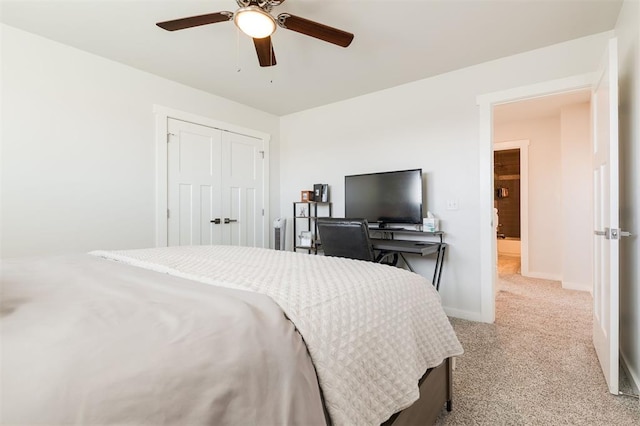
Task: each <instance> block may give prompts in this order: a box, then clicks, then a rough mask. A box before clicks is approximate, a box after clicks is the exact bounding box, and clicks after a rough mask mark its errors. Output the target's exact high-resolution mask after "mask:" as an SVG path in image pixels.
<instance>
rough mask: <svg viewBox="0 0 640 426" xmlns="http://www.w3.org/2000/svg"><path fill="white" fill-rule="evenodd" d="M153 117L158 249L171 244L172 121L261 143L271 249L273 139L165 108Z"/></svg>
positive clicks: (156, 110) (265, 238) (265, 236)
mask: <svg viewBox="0 0 640 426" xmlns="http://www.w3.org/2000/svg"><path fill="white" fill-rule="evenodd" d="M153 113H154V115H155V122H156V138H155V139H156V140H155V143H156V181H155V182H156V188H155V190H156V191H155V192H156V208H155V210H156V214H155V216H156V227H155V228H156V247H167V244H168V221H167V210H168V197H167V189H168V188H167V183H168V170H167V161H168V158H169V157H168V155H169V153H168V149H167V138H168V137H169V134H168V133H169V129H168V121H169V119H170V118H174V119H177V120H182V121H188V122H191V123H194V124H200V125H202V126H207V127H214V128H217V129H220V130H224V131H229V132H233V133H239V134H243V135H247V136H252V137H254V138H257V139H261V140H262V142H263V147H264V168H263V170H262V173H263V176H262V183H263V189H262V190H263V194H264V221H265V222H264V229H263V233H264V234H263V238H262V241H263V242H264V246H265V247H269V241H270V239H269V229H271V228H270V226H269V224H270V221H269V218H270V217H271V216H270V215H269V158H270V156H269V142H270V140H271V135H269V134H267V133H264V132H259V131H257V130H253V129H248V128H246V127H242V126H237V125H235V124H230V123H225V122H222V121H218V120H214V119H212V118H208V117H203V116H199V115H196V114H191V113H188V112H184V111H179V110H176V109H172V108H168V107H164V106H161V105H154V106H153Z"/></svg>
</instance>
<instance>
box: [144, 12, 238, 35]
mask: <svg viewBox="0 0 640 426" xmlns="http://www.w3.org/2000/svg"><path fill="white" fill-rule="evenodd" d="M231 19H233V12H217V13H207V14H206V15H198V16H190V17H188V18H180V19H174V20H173V21H165V22H158V23H157V24H156V25H157V26H159V27H160V28H162V29H165V30H167V31H175V30H184V29H185V28H192V27H199V26H200V25H207V24H215V23H216V22H223V21H229V20H231Z"/></svg>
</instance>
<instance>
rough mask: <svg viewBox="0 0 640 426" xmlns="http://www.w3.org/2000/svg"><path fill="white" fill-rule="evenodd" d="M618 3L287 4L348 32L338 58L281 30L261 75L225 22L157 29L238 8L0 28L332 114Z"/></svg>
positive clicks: (20, 13) (578, 22) (71, 4)
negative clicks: (271, 61)
mask: <svg viewBox="0 0 640 426" xmlns="http://www.w3.org/2000/svg"><path fill="white" fill-rule="evenodd" d="M620 6H621V0H501V1H498V0H411V1H406V0H393V1H392V0H386V1H384V0H341V1H338V0H287V1H285V2H284V3H283V4H281V5H280V6H278V7H276V8H274V10H273V12H272V13H273V14H274V15H277V14H278V13H281V12H288V13H291V14H293V15H297V16H301V17H304V18H307V19H311V20H314V21H317V22H320V23H323V24H326V25H330V26H333V27H337V28H340V29H343V30H346V31H349V32H352V33H354V34H355V39H354V41H353V43H352V44H351V46H350V47H348V48H346V49H343V48H341V47H337V46H334V45H332V44H329V43H325V42H322V41H319V40H316V39H313V38H310V37H307V36H304V35H302V34H299V33H295V32H293V31H288V30H285V29H282V28H278V30H277V31H276V33H275V34H274V35H273V36H272V39H273V43H274V48H275V53H276V58H277V62H278V65H277V66H275V67H271V68H260V67H259V66H258V63H257V59H256V55H255V50H254V47H253V43H252V41H251V39H250V38H248V37H247V36H244V35H242V34H239V33H238V31H237V30H236V28H235V26H234V25H233V23H232V22H222V23H217V24H212V25H207V26H203V27H198V28H192V29H187V30H181V31H176V32H167V31H164V30H161V29H159V28H158V27H156V26H155V23H156V22H159V21H165V20H170V19H176V18H181V17H186V16H192V15H198V14H204V13H211V12H218V11H223V10H227V11H232V12H233V11H235V10H236V9H237V4H236V2H235V0H209V1H201V0H198V1H194V0H165V1H158V0H137V1H123V0H120V1H117V0H116V1H114V0H112V1H95V0H73V1H65V0H48V1H33V0H22V1H10V0H2V2H1V7H2V8H1V10H0V12H1V15H0V16H1V21H2V22H4V23H5V24H7V25H11V26H13V27H17V28H20V29H23V30H26V31H29V32H32V33H36V34H39V35H42V36H44V37H47V38H50V39H53V40H56V41H59V42H61V43H64V44H67V45H70V46H74V47H76V48H78V49H82V50H85V51H87V52H91V53H95V54H96V55H100V56H103V57H106V58H109V59H112V60H115V61H118V62H122V63H124V64H127V65H130V66H132V67H135V68H138V69H141V70H145V71H148V72H150V73H153V74H156V75H159V76H162V77H165V78H168V79H171V80H175V81H178V82H181V83H183V84H186V85H188V86H191V87H195V88H198V89H201V90H204V91H207V92H210V93H213V94H216V95H219V96H222V97H225V98H227V99H231V100H235V101H237V102H240V103H243V104H245V105H249V106H253V107H255V108H258V109H260V110H263V111H267V112H270V113H273V114H276V115H285V114H289V113H292V112H296V111H301V110H304V109H308V108H312V107H316V106H320V105H325V104H329V103H332V102H336V101H340V100H343V99H348V98H351V97H355V96H359V95H363V94H366V93H370V92H374V91H378V90H382V89H385V88H389V87H393V86H397V85H400V84H404V83H408V82H411V81H415V80H419V79H423V78H427V77H430V76H434V75H437V74H441V73H444V72H448V71H451V70H454V69H459V68H463V67H466V66H470V65H474V64H478V63H482V62H486V61H489V60H492V59H497V58H500V57H504V56H508V55H512V54H516V53H520V52H524V51H528V50H532V49H536V48H540V47H544V46H548V45H551V44H555V43H559V42H563V41H567V40H571V39H574V38H578V37H583V36H586V35H589V34H594V33H598V32H602V31H607V30H611V29H613V28H614V26H615V23H616V19H617V16H618V12H619V10H620Z"/></svg>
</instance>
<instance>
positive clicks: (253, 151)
mask: <svg viewBox="0 0 640 426" xmlns="http://www.w3.org/2000/svg"><path fill="white" fill-rule="evenodd" d="M168 129H169V138H168V144H169V145H168V149H167V152H168V159H167V160H168V164H167V172H168V176H167V190H168V193H167V203H168V212H167V214H168V219H167V226H168V229H167V231H168V232H167V235H168V245H169V246H177V245H208V244H222V245H242V246H256V247H263V244H264V241H263V235H264V222H265V219H264V216H263V215H262V212H263V206H264V190H263V179H264V178H263V161H264V160H263V159H262V155H263V154H262V141H261V140H260V139H256V138H252V137H249V136H244V135H239V134H235V133H231V132H227V131H223V130H220V129H215V128H212V127H207V126H203V125H199V124H194V123H188V122H185V121H180V120H175V119H169V123H168Z"/></svg>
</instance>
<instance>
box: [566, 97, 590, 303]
mask: <svg viewBox="0 0 640 426" xmlns="http://www.w3.org/2000/svg"><path fill="white" fill-rule="evenodd" d="M590 129H591V107H590V104H589V103H583V104H577V105H571V106H568V107H565V108H563V109H562V110H561V111H560V161H561V166H560V168H561V187H562V203H561V211H562V216H561V218H562V219H561V229H560V238H561V240H562V245H561V247H562V257H561V262H562V287H564V288H569V289H575V290H584V291H591V290H592V288H593V279H592V273H593V272H592V265H593V196H592V192H593V189H592V187H593V183H592V179H593V177H592V176H593V172H592V163H593V155H592V148H591V130H590Z"/></svg>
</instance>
